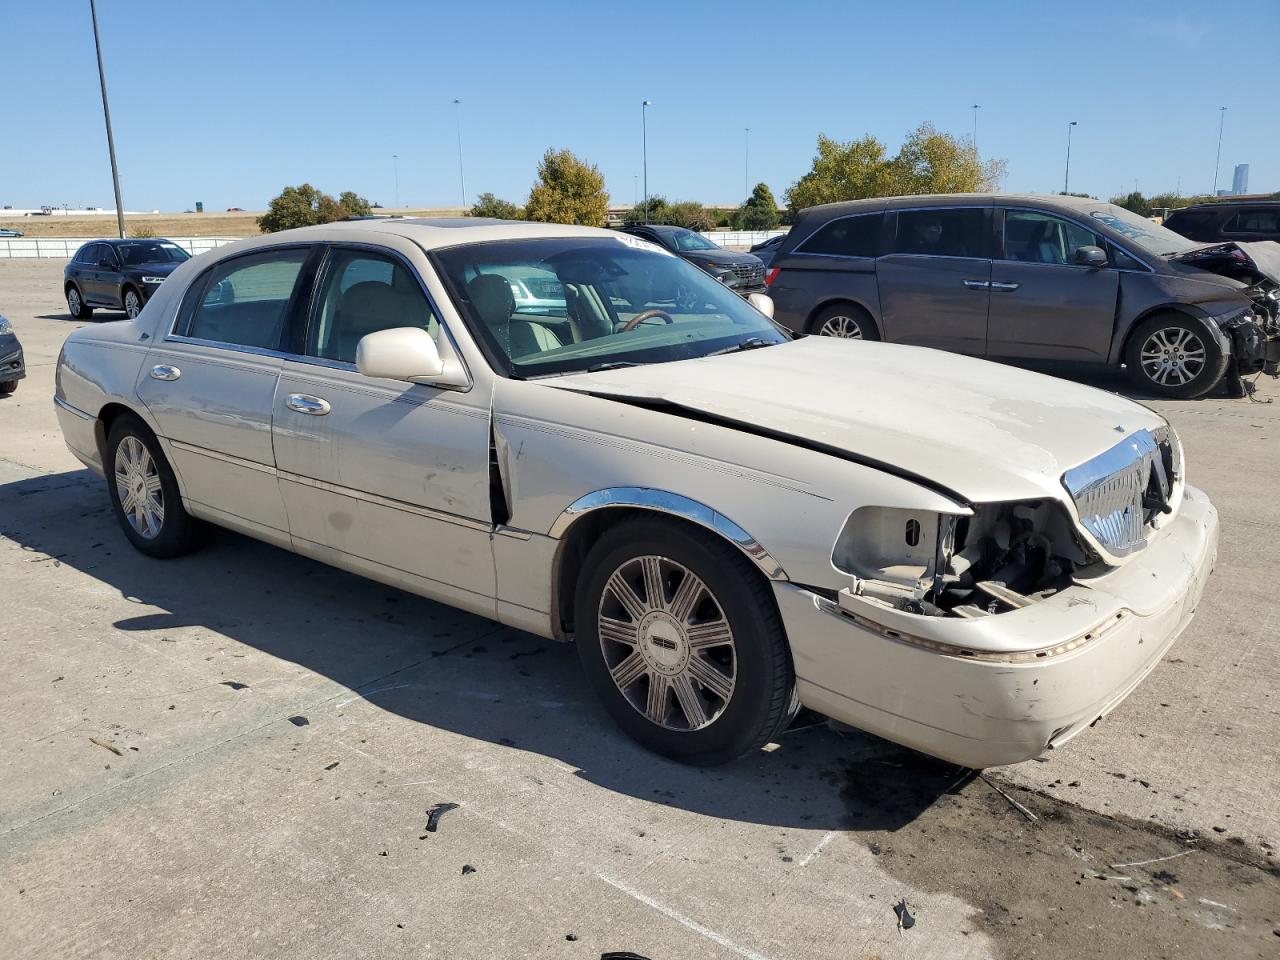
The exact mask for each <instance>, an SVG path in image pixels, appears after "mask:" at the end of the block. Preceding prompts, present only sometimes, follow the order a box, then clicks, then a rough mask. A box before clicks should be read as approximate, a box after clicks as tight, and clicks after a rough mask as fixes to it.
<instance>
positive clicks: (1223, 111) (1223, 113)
mask: <svg viewBox="0 0 1280 960" xmlns="http://www.w3.org/2000/svg"><path fill="white" fill-rule="evenodd" d="M103 96H104V97H105V94H104V95H103ZM1226 121H1227V108H1226V107H1219V108H1218V156H1217V158H1216V159H1214V161H1213V195H1214V196H1215V197H1216V196H1217V195H1218V164H1219V163H1221V162H1222V125H1223V124H1224V123H1226Z"/></svg>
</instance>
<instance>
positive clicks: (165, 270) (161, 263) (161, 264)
mask: <svg viewBox="0 0 1280 960" xmlns="http://www.w3.org/2000/svg"><path fill="white" fill-rule="evenodd" d="M180 266H182V264H180V263H174V262H173V261H172V260H158V261H156V262H155V263H131V264H129V265H128V266H126V267H125V268H124V270H125V273H134V274H138V275H139V276H141V275H142V274H146V275H147V276H148V277H167V276H168V275H169V274H171V273H173V271H174V270H176V269H178V267H180Z"/></svg>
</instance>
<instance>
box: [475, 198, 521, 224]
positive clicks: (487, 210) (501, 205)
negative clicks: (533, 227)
mask: <svg viewBox="0 0 1280 960" xmlns="http://www.w3.org/2000/svg"><path fill="white" fill-rule="evenodd" d="M471 216H473V217H492V218H493V219H495V220H523V219H524V210H522V209H521V208H520V206H519V204H515V203H512V202H511V201H510V200H502V199H499V198H498V197H495V196H494V195H493V194H492V193H482V194H480V196H478V197H476V202H475V203H473V204H472V205H471Z"/></svg>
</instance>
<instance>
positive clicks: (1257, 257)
mask: <svg viewBox="0 0 1280 960" xmlns="http://www.w3.org/2000/svg"><path fill="white" fill-rule="evenodd" d="M1169 259H1170V260H1173V261H1174V262H1176V263H1185V264H1187V265H1188V266H1192V267H1199V268H1200V269H1201V270H1208V271H1209V272H1210V273H1216V274H1219V275H1221V276H1224V277H1229V278H1231V279H1232V280H1239V281H1240V282H1241V283H1247V284H1250V285H1252V284H1255V283H1257V282H1258V281H1259V280H1261V279H1263V278H1266V279H1267V280H1270V281H1271V282H1272V283H1280V243H1276V242H1275V241H1274V240H1255V241H1251V242H1248V243H1240V242H1235V241H1233V242H1231V243H1211V244H1209V245H1208V246H1204V247H1196V248H1195V249H1194V250H1188V251H1186V252H1185V253H1179V254H1175V255H1174V256H1172V257H1170V258H1169Z"/></svg>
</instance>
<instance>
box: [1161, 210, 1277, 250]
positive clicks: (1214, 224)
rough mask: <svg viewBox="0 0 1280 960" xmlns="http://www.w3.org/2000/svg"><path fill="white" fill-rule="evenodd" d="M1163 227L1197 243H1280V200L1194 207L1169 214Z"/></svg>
mask: <svg viewBox="0 0 1280 960" xmlns="http://www.w3.org/2000/svg"><path fill="white" fill-rule="evenodd" d="M1164 225H1165V226H1166V227H1168V228H1169V229H1170V230H1172V231H1173V232H1174V233H1180V234H1182V235H1183V236H1184V237H1186V238H1187V239H1189V240H1199V241H1200V242H1201V243H1221V242H1222V241H1224V240H1280V200H1241V201H1239V202H1237V203H1231V202H1230V201H1223V202H1220V203H1197V204H1196V205H1195V206H1193V207H1183V208H1182V209H1181V210H1175V211H1173V213H1171V214H1169V218H1168V219H1167V220H1165V222H1164Z"/></svg>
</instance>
